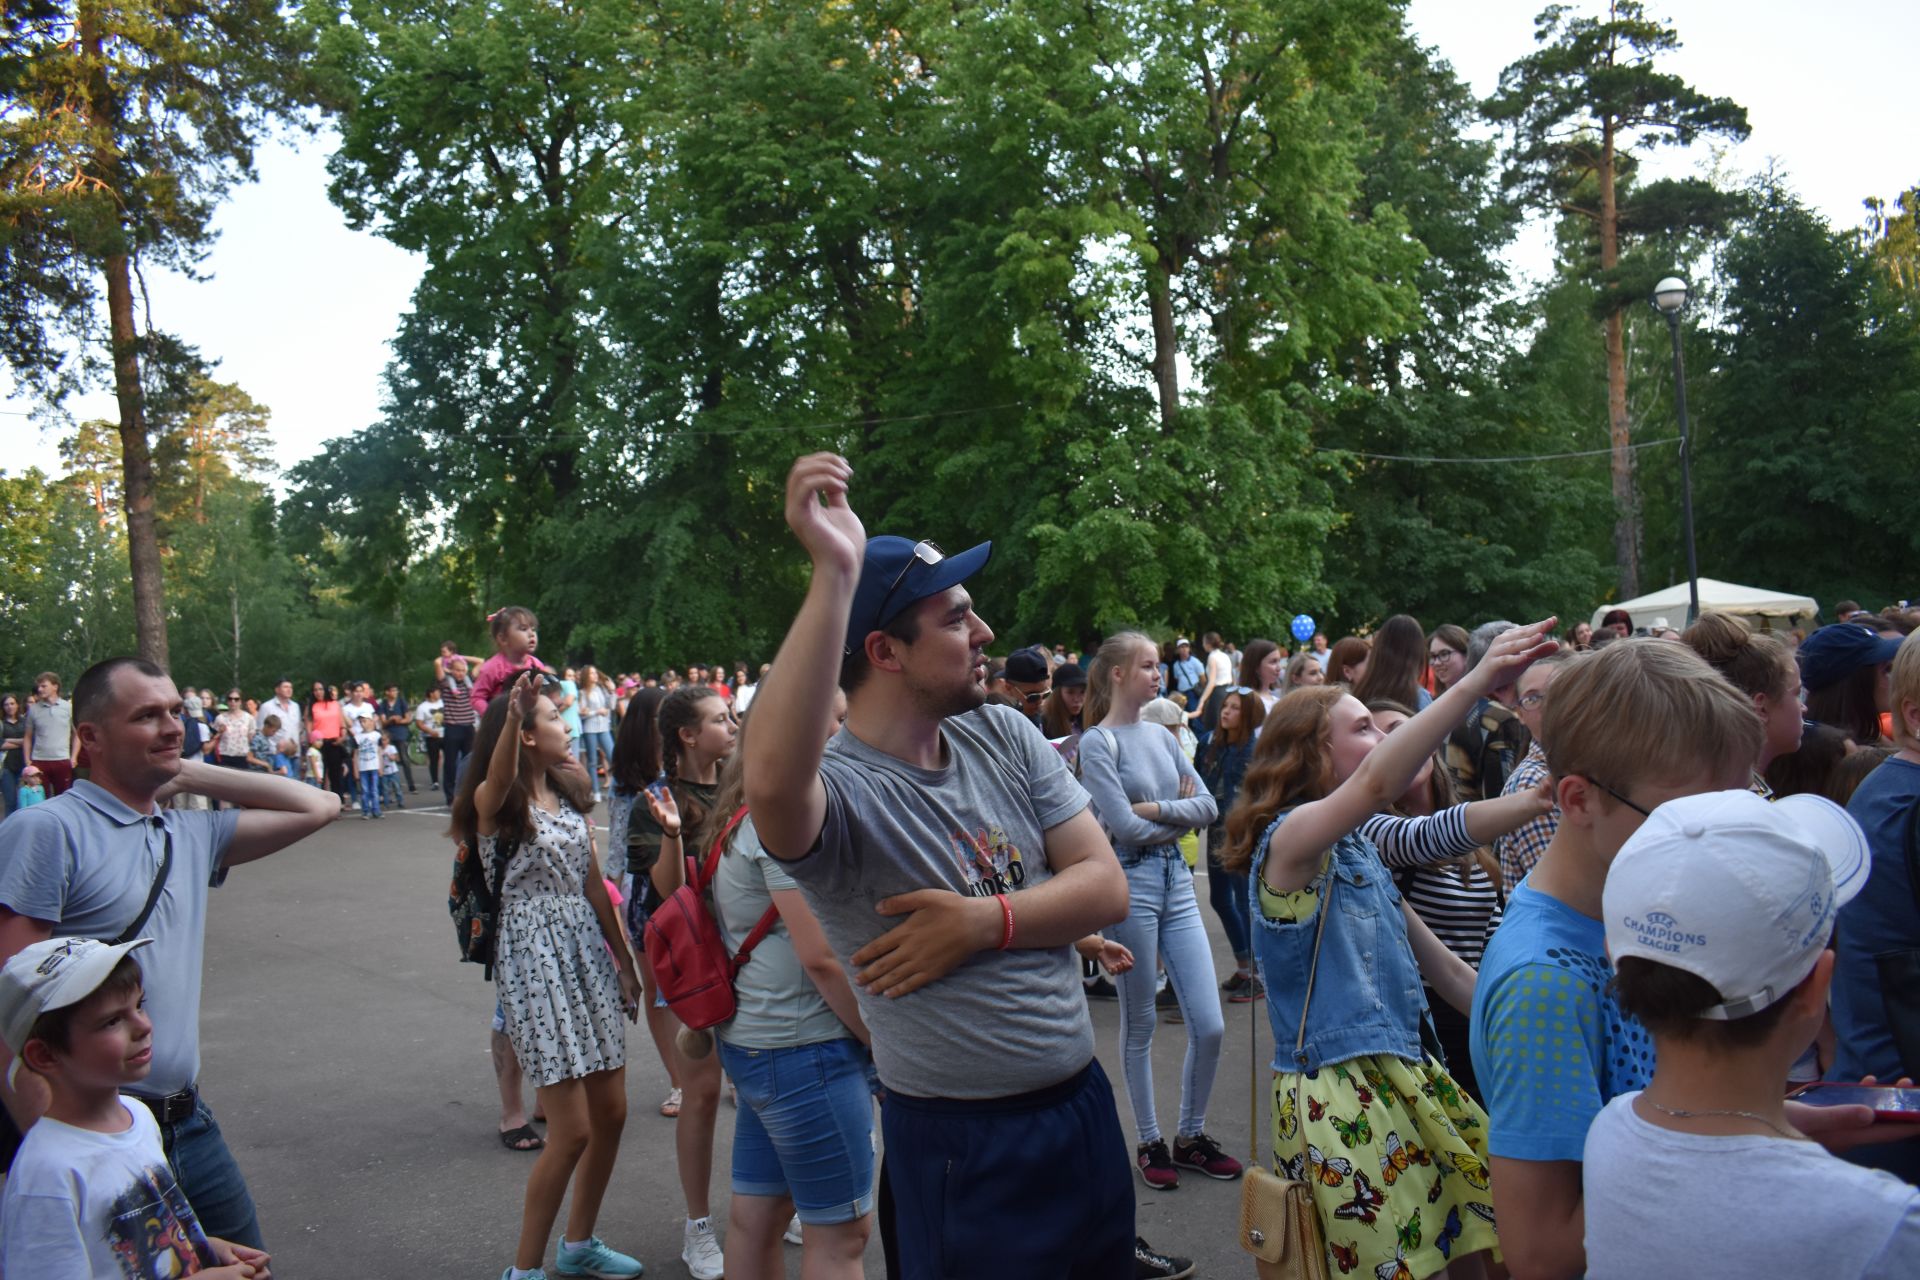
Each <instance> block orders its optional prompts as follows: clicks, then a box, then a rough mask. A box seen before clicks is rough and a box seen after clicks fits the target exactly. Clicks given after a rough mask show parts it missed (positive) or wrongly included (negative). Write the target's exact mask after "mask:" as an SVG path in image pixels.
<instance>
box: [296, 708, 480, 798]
mask: <svg viewBox="0 0 1920 1280" xmlns="http://www.w3.org/2000/svg"><path fill="white" fill-rule="evenodd" d="M307 741H308V742H310V743H312V744H313V745H315V746H317V747H319V748H320V767H321V768H322V769H324V770H325V771H326V778H327V790H329V791H331V792H333V794H334V795H336V796H338V797H339V798H340V812H341V813H345V812H346V811H347V808H348V806H349V805H350V804H351V803H352V802H353V779H352V777H351V776H350V775H349V773H348V770H347V765H348V764H349V763H350V762H351V761H352V760H353V749H352V748H351V747H349V746H348V745H347V744H348V742H349V741H350V739H349V738H348V737H347V730H346V710H345V708H343V707H342V706H341V705H340V691H339V690H338V689H337V688H334V687H333V686H332V685H328V684H324V683H322V682H321V681H318V680H315V681H314V682H313V695H312V697H310V698H309V699H308V700H307ZM447 799H448V802H449V803H451V802H452V799H453V792H452V789H451V788H449V789H448V792H447Z"/></svg>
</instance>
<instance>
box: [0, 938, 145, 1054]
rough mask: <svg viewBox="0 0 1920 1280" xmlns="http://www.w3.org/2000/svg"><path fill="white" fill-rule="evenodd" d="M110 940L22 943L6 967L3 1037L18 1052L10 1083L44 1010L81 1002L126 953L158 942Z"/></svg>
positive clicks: (1, 988)
mask: <svg viewBox="0 0 1920 1280" xmlns="http://www.w3.org/2000/svg"><path fill="white" fill-rule="evenodd" d="M152 941H153V939H152V938H135V939H134V940H133V941H132V942H122V943H118V944H115V943H108V942H101V941H99V940H98V939H96V938H49V939H47V940H46V941H45V942H35V943H30V944H28V945H27V946H24V947H22V948H20V950H19V951H18V952H17V953H15V955H14V956H13V958H12V959H10V960H8V961H7V963H6V967H5V968H0V1040H5V1041H6V1044H7V1048H8V1049H10V1050H12V1051H13V1065H12V1066H10V1067H8V1068H7V1083H8V1084H9V1085H11V1084H12V1083H13V1075H14V1072H16V1071H18V1070H19V1069H20V1050H21V1048H22V1047H24V1046H25V1044H26V1043H27V1037H28V1036H29V1035H30V1034H32V1032H33V1024H34V1023H36V1022H38V1021H39V1020H40V1015H41V1014H43V1013H51V1012H52V1011H53V1010H55V1009H64V1008H66V1007H67V1006H68V1005H73V1004H79V1003H80V1002H81V1001H82V1000H85V999H86V998H87V997H88V996H90V995H92V994H93V993H94V992H95V991H98V990H99V989H100V984H101V983H103V982H105V981H106V980H107V975H109V974H111V973H112V972H113V970H114V967H115V966H116V965H118V964H119V963H120V960H121V958H122V957H123V956H126V955H127V954H128V953H129V952H133V951H137V950H139V949H140V948H141V947H144V946H146V945H147V944H148V943H150V942H152Z"/></svg>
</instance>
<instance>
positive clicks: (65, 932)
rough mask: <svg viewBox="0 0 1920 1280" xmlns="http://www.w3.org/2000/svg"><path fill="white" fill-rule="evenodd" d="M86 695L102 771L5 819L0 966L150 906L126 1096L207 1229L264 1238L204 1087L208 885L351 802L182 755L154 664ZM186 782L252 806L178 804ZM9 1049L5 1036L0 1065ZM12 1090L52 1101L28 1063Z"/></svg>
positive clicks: (174, 712) (23, 1116)
mask: <svg viewBox="0 0 1920 1280" xmlns="http://www.w3.org/2000/svg"><path fill="white" fill-rule="evenodd" d="M73 695H74V696H73V709H74V720H75V721H76V723H77V726H78V732H79V737H80V741H81V743H82V744H83V745H84V746H85V747H86V750H87V756H88V762H89V766H90V772H89V777H88V778H87V779H86V780H84V781H81V782H77V783H75V784H74V786H73V789H72V790H70V791H69V792H68V793H67V794H65V795H63V796H60V797H58V798H57V799H53V800H49V801H48V802H47V803H45V804H41V805H35V806H34V807H32V808H30V809H27V810H24V811H22V812H21V813H19V814H16V815H15V816H13V817H12V818H9V819H8V820H7V821H6V822H4V823H0V962H4V961H5V960H6V959H7V958H8V957H10V956H12V955H13V954H14V953H15V952H17V951H19V950H20V949H21V948H22V947H25V946H28V945H29V944H31V943H34V942H39V941H42V940H44V939H46V938H49V937H56V936H57V937H90V938H115V937H118V936H120V935H121V934H122V933H123V932H125V931H126V930H127V929H128V928H129V926H132V925H133V924H134V923H135V922H136V921H139V920H140V919H141V917H142V914H143V913H145V912H146V911H147V904H148V902H149V901H151V902H152V908H151V912H150V914H146V917H145V921H144V923H142V924H141V925H140V927H139V929H138V932H139V933H141V934H142V935H144V936H147V937H151V938H152V939H153V940H154V942H153V945H152V946H151V947H149V948H147V949H146V950H145V951H144V952H143V954H142V958H141V967H142V969H143V970H144V971H145V974H146V1002H147V1012H148V1014H149V1015H150V1016H151V1017H152V1019H153V1067H152V1071H151V1072H150V1073H149V1074H148V1076H147V1078H146V1080H145V1081H143V1082H142V1083H141V1084H140V1085H139V1086H138V1087H137V1088H135V1089H131V1090H129V1091H128V1092H131V1093H134V1094H136V1095H137V1096H138V1097H139V1098H140V1100H141V1101H142V1102H144V1103H146V1105H147V1106H148V1108H150V1109H151V1110H152V1111H153V1112H154V1116H155V1118H156V1119H157V1120H158V1121H159V1122H160V1131H161V1136H162V1139H163V1141H164V1145H165V1147H166V1151H167V1158H168V1160H169V1161H170V1162H171V1163H172V1165H173V1170H174V1176H175V1178H176V1179H177V1180H178V1181H179V1184H180V1187H181V1190H182V1191H184V1192H185V1193H186V1196H187V1199H188V1200H189V1201H190V1202H191V1203H192V1204H193V1207H194V1211H195V1212H196V1213H197V1214H198V1215H199V1218H200V1221H201V1224H202V1225H203V1226H205V1228H206V1229H207V1231H208V1233H209V1234H211V1235H217V1236H222V1237H225V1238H226V1239H229V1240H237V1241H239V1242H241V1243H243V1244H249V1245H252V1246H254V1247H256V1248H264V1247H265V1246H264V1244H263V1243H262V1241H261V1233H260V1224H259V1220H258V1218H257V1216H256V1214H255V1213H254V1207H253V1198H252V1196H251V1195H250V1194H248V1192H247V1186H246V1182H245V1181H244V1180H243V1179H242V1178H241V1176H240V1170H239V1168H238V1166H237V1165H236V1164H235V1163H234V1160H233V1156H232V1154H231V1153H230V1152H229V1151H228V1150H227V1146H226V1143H225V1141H224V1140H223V1139H222V1138H221V1136H220V1127H219V1125H218V1124H216V1123H215V1121H214V1118H213V1113H212V1112H211V1111H210V1110H208V1108H207V1104H206V1102H205V1100H204V1099H202V1098H201V1097H200V1096H199V1094H198V1091H197V1090H196V1088H195V1081H196V1080H197V1079H198V1077H199V1072H200V971H201V958H202V955H203V953H204V951H205V943H206V921H207V891H208V889H209V888H212V887H215V886H218V885H219V884H220V883H221V882H222V881H223V880H224V879H225V878H226V874H227V871H228V870H229V869H230V868H232V867H234V866H236V865H238V864H239V863H242V862H251V861H253V860H254V859H256V858H264V857H266V856H267V855H268V854H270V853H273V852H276V851H277V850H280V849H284V848H285V847H286V846H288V845H290V844H292V843H294V842H295V841H297V840H299V839H301V838H302V837H304V836H307V835H310V834H312V833H313V832H315V831H318V830H319V829H320V828H322V827H324V826H326V825H327V824H328V823H329V822H331V821H332V819H333V816H334V813H335V812H336V810H337V807H338V806H337V805H336V804H335V802H334V801H333V799H332V797H330V796H328V795H326V794H324V793H322V792H320V791H317V790H315V789H314V788H312V787H307V786H302V785H301V784H299V783H297V782H294V781H292V780H291V779H288V778H279V777H274V776H273V775H271V774H263V773H246V772H242V771H240V770H237V769H221V768H217V767H215V766H213V765H209V764H204V763H201V762H198V761H189V762H182V761H181V759H180V744H181V740H182V738H183V736H184V731H183V729H182V727H181V722H180V713H181V702H180V694H179V692H178V691H177V690H176V689H175V688H174V684H173V681H172V680H171V679H169V678H168V677H167V674H166V672H164V671H162V670H161V669H160V668H159V667H157V666H154V665H153V664H152V663H149V662H146V661H143V660H142V659H139V658H109V659H108V660H107V661H105V662H101V663H98V664H96V665H95V666H93V667H91V668H89V669H88V671H87V672H86V674H85V675H83V676H81V677H80V680H79V682H78V683H77V684H76V685H75V686H74V691H73ZM183 791H184V792H192V793H196V794H200V795H205V796H208V797H211V798H213V799H215V800H220V801H224V802H226V803H227V804H228V805H231V806H239V807H237V808H225V809H220V810H217V811H212V810H181V809H173V808H169V807H167V805H166V804H165V801H166V800H167V798H168V797H170V796H172V795H174V794H175V793H177V792H183ZM163 868H164V870H163ZM156 888H157V889H158V892H157V894H156V892H155V890H156ZM11 1056H12V1055H11V1054H10V1053H8V1052H7V1051H6V1049H5V1048H4V1046H0V1076H3V1075H4V1072H5V1069H6V1067H7V1065H8V1063H9V1060H10V1059H11ZM36 1086H37V1087H36ZM15 1088H16V1089H17V1090H18V1091H17V1092H15V1091H13V1090H9V1089H6V1088H4V1087H0V1101H4V1102H5V1104H6V1106H7V1110H8V1111H9V1112H10V1113H11V1114H12V1116H13V1118H14V1121H15V1122H16V1123H17V1124H19V1125H20V1127H21V1128H23V1129H24V1128H26V1127H28V1126H30V1125H31V1124H32V1123H33V1122H34V1121H35V1120H36V1119H37V1118H38V1117H39V1116H40V1114H41V1112H42V1111H44V1110H45V1107H46V1102H47V1096H46V1088H45V1084H44V1082H42V1081H40V1080H39V1078H38V1077H36V1076H34V1075H33V1074H32V1073H31V1072H23V1073H21V1074H20V1076H19V1077H18V1083H17V1085H16V1086H15Z"/></svg>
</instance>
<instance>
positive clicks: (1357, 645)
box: [1327, 636, 1373, 689]
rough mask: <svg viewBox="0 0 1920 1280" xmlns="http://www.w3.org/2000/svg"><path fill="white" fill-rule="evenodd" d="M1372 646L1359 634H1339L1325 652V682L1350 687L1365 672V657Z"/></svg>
mask: <svg viewBox="0 0 1920 1280" xmlns="http://www.w3.org/2000/svg"><path fill="white" fill-rule="evenodd" d="M1372 652H1373V646H1372V645H1370V644H1368V643H1367V642H1366V641H1365V640H1362V639H1361V638H1360V637H1359V636H1341V637H1340V638H1339V639H1338V640H1336V641H1334V642H1333V648H1332V649H1331V650H1329V651H1328V654H1327V683H1328V684H1340V685H1345V686H1346V687H1347V688H1349V689H1351V688H1352V687H1353V686H1354V685H1356V684H1359V683H1360V678H1361V677H1362V676H1364V675H1366V673H1367V659H1368V657H1369V656H1370V655H1371V654H1372Z"/></svg>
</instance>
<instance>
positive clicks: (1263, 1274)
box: [1240, 858, 1339, 1280]
mask: <svg viewBox="0 0 1920 1280" xmlns="http://www.w3.org/2000/svg"><path fill="white" fill-rule="evenodd" d="M1338 879H1339V877H1338V876H1336V875H1335V874H1334V871H1333V863H1332V860H1331V858H1329V860H1328V863H1327V874H1326V877H1325V884H1326V887H1325V888H1324V889H1323V890H1322V891H1321V893H1320V922H1319V923H1318V924H1316V925H1315V926H1314V928H1313V960H1312V961H1311V962H1310V963H1309V964H1308V966H1307V992H1306V996H1305V998H1304V999H1302V1000H1301V1002H1300V1030H1299V1032H1298V1034H1296V1035H1295V1036H1294V1038H1293V1051H1294V1053H1295V1055H1296V1060H1297V1055H1298V1054H1299V1052H1300V1050H1301V1048H1302V1047H1303V1046H1304V1045H1305V1044H1306V1042H1307V1010H1308V1009H1309V1008H1310V1007H1311V1006H1312V1004H1313V979H1314V975H1315V974H1316V973H1317V972H1318V971H1319V968H1320V940H1321V938H1323V937H1324V936H1325V935H1326V931H1327V912H1328V911H1329V910H1330V909H1331V908H1332V906H1333V885H1334V882H1335V881H1336V880H1338ZM1251 887H1252V889H1253V892H1254V894H1255V896H1256V901H1255V904H1254V908H1253V909H1254V910H1256V911H1257V910H1259V909H1260V908H1259V904H1258V900H1257V897H1258V894H1259V892H1260V889H1259V886H1258V885H1254V886H1251ZM1258 1008H1259V1003H1258V1002H1257V1001H1249V1002H1248V1004H1247V1011H1248V1014H1249V1021H1251V1023H1252V1024H1253V1028H1252V1030H1253V1034H1252V1038H1251V1040H1250V1042H1249V1045H1248V1061H1247V1085H1248V1087H1247V1171H1246V1173H1245V1175H1244V1176H1243V1178H1242V1180H1241V1183H1240V1247H1241V1248H1242V1249H1245V1250H1246V1251H1247V1252H1248V1253H1250V1254H1252V1255H1253V1266H1254V1270H1255V1272H1256V1273H1258V1275H1259V1276H1260V1280H1328V1277H1327V1247H1326V1245H1325V1244H1324V1243H1323V1242H1322V1240H1321V1235H1320V1211H1319V1210H1318V1209H1316V1208H1315V1207H1314V1204H1313V1189H1312V1187H1311V1186H1310V1185H1309V1184H1307V1183H1306V1182H1303V1181H1301V1180H1300V1179H1298V1178H1284V1177H1281V1176H1280V1175H1279V1174H1277V1173H1274V1172H1273V1171H1272V1170H1270V1169H1268V1168H1267V1167H1266V1163H1265V1162H1264V1161H1263V1160H1261V1159H1260V1133H1261V1131H1262V1130H1261V1125H1260V1018H1259V1014H1258V1013H1257V1012H1256V1011H1257V1010H1258ZM1293 1111H1294V1116H1295V1121H1294V1123H1295V1125H1296V1127H1297V1132H1298V1135H1299V1138H1300V1152H1301V1156H1302V1164H1303V1165H1304V1164H1305V1156H1306V1150H1307V1126H1306V1120H1305V1115H1306V1113H1305V1112H1304V1111H1302V1110H1301V1109H1300V1079H1299V1074H1298V1073H1297V1072H1296V1073H1295V1074H1294V1082H1293ZM1304 1171H1305V1170H1304V1169H1303V1172H1304Z"/></svg>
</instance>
